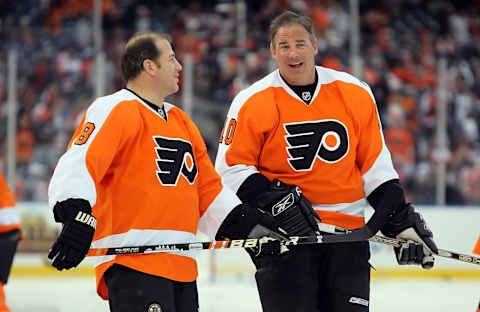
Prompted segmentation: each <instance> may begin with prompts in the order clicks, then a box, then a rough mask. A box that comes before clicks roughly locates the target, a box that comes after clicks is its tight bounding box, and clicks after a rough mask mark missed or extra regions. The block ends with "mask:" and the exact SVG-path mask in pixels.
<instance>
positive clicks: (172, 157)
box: [153, 136, 198, 185]
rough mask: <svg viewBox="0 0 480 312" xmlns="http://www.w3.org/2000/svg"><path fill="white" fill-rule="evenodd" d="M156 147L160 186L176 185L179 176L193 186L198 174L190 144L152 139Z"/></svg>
mask: <svg viewBox="0 0 480 312" xmlns="http://www.w3.org/2000/svg"><path fill="white" fill-rule="evenodd" d="M153 140H154V141H155V143H156V145H157V147H155V152H156V154H157V156H158V159H157V160H156V164H157V168H158V169H159V170H158V171H157V172H156V173H157V177H158V179H159V180H160V183H161V184H162V185H177V182H178V179H179V178H180V176H183V177H184V178H185V179H186V180H187V181H188V183H190V184H193V183H194V182H195V179H196V177H197V174H198V169H197V165H196V163H195V158H194V157H193V150H192V143H190V142H188V141H185V140H182V139H172V138H166V137H161V136H155V137H153Z"/></svg>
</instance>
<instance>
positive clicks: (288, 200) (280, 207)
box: [272, 193, 295, 217]
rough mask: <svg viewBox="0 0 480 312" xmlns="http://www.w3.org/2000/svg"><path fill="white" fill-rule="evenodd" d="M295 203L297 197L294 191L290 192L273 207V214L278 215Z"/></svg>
mask: <svg viewBox="0 0 480 312" xmlns="http://www.w3.org/2000/svg"><path fill="white" fill-rule="evenodd" d="M294 204H295V198H294V197H293V193H290V194H288V195H287V196H285V197H284V198H283V199H281V200H280V201H279V202H278V203H276V204H275V205H274V206H273V207H272V215H273V216H274V217H275V216H278V215H279V214H281V213H282V212H284V211H285V210H287V209H288V208H290V207H292V206H293V205H294Z"/></svg>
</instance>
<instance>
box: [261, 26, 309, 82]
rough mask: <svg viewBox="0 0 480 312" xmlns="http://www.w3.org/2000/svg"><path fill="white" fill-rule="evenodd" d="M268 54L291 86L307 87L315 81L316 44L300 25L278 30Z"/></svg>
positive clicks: (283, 27)
mask: <svg viewBox="0 0 480 312" xmlns="http://www.w3.org/2000/svg"><path fill="white" fill-rule="evenodd" d="M270 52H271V53H272V56H273V58H274V59H275V60H276V61H277V63H278V67H279V68H280V73H281V74H282V76H283V77H284V78H285V79H286V80H287V82H288V83H289V84H292V85H307V84H311V83H313V82H314V81H315V55H316V54H317V52H318V48H317V42H316V40H315V42H312V41H311V39H310V34H309V33H308V31H307V30H306V29H305V28H304V27H303V26H301V25H298V24H292V25H285V26H282V27H280V28H279V29H278V31H277V33H276V34H275V37H274V38H273V41H272V42H271V43H270Z"/></svg>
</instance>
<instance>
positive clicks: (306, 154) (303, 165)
mask: <svg viewBox="0 0 480 312" xmlns="http://www.w3.org/2000/svg"><path fill="white" fill-rule="evenodd" d="M283 128H284V129H285V132H286V133H287V135H286V136H285V140H286V141H287V144H288V146H287V148H286V149H287V153H288V155H289V156H290V157H289V158H288V163H289V164H290V167H292V168H293V169H294V170H295V171H309V170H311V169H312V167H313V164H314V163H315V159H317V158H319V159H320V160H322V161H324V162H326V163H336V162H338V161H340V160H341V159H343V157H345V155H347V153H348V147H349V142H348V132H347V127H345V125H344V124H343V123H341V122H340V121H338V120H335V119H325V120H316V121H308V122H294V123H288V124H284V125H283Z"/></svg>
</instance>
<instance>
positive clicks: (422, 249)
mask: <svg viewBox="0 0 480 312" xmlns="http://www.w3.org/2000/svg"><path fill="white" fill-rule="evenodd" d="M381 232H382V233H383V234H385V235H386V236H389V237H395V238H399V239H404V240H407V242H406V243H404V244H402V246H400V247H395V248H394V249H395V255H396V257H397V262H398V264H400V265H404V264H418V265H421V266H422V268H424V269H431V268H432V267H433V264H434V257H433V254H438V248H437V245H436V244H435V242H434V241H433V234H432V231H430V229H429V228H428V226H427V224H426V223H425V220H424V219H423V217H422V215H421V214H420V213H418V212H415V209H414V207H413V205H412V204H406V206H405V207H404V209H402V210H400V211H398V212H395V213H394V214H393V216H391V217H390V219H389V220H388V222H387V224H386V225H385V226H384V227H383V228H382V229H381Z"/></svg>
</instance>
